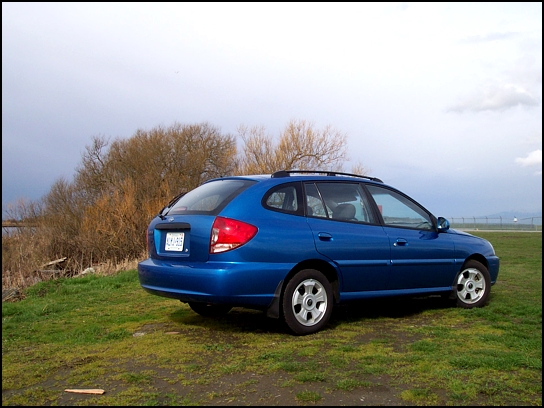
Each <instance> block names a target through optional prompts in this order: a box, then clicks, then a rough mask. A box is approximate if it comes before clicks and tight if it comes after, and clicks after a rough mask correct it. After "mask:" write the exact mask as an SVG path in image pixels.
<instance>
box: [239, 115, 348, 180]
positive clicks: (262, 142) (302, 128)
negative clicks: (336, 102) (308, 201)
mask: <svg viewBox="0 0 544 408" xmlns="http://www.w3.org/2000/svg"><path fill="white" fill-rule="evenodd" d="M238 133H239V135H240V136H241V138H242V140H243V142H244V146H243V151H242V154H241V156H240V158H239V163H238V167H237V173H238V174H254V173H273V172H274V171H277V170H284V169H296V170H317V169H319V170H337V171H341V170H342V169H343V165H344V162H345V160H346V159H347V145H346V135H345V134H344V133H342V132H340V131H339V130H337V129H335V128H334V127H332V126H330V125H328V126H325V127H324V128H322V129H317V128H316V127H315V125H314V124H313V123H311V122H307V121H305V120H291V121H290V122H289V123H288V124H287V126H286V127H285V129H284V130H283V131H282V132H281V134H280V135H279V140H278V143H277V144H274V138H273V137H272V136H270V135H267V134H266V133H265V129H264V128H263V127H262V126H261V127H259V126H255V127H251V128H248V127H246V126H243V125H242V126H240V127H239V128H238Z"/></svg>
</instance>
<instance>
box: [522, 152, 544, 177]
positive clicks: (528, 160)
mask: <svg viewBox="0 0 544 408" xmlns="http://www.w3.org/2000/svg"><path fill="white" fill-rule="evenodd" d="M516 163H518V164H520V165H521V166H522V167H527V166H536V165H539V164H540V165H542V150H540V149H539V150H535V151H533V152H531V153H529V154H528V155H527V157H518V158H516ZM540 174H542V171H540Z"/></svg>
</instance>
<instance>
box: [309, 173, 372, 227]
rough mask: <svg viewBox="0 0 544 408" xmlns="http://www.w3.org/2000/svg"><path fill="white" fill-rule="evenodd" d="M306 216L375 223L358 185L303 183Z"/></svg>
mask: <svg viewBox="0 0 544 408" xmlns="http://www.w3.org/2000/svg"><path fill="white" fill-rule="evenodd" d="M304 189H305V192H306V203H307V206H308V215H309V216H313V217H321V218H330V219H332V220H336V221H353V222H364V223H375V222H376V220H375V219H374V217H373V215H372V211H370V208H371V207H370V205H369V202H368V200H367V198H366V195H365V193H364V191H363V189H362V188H361V186H360V184H359V183H339V182H334V183H330V182H329V183H305V185H304Z"/></svg>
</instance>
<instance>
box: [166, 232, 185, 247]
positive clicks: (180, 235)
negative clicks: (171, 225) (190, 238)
mask: <svg viewBox="0 0 544 408" xmlns="http://www.w3.org/2000/svg"><path fill="white" fill-rule="evenodd" d="M184 240H185V233H184V232H167V233H166V243H165V245H164V250H165V251H183V241H184Z"/></svg>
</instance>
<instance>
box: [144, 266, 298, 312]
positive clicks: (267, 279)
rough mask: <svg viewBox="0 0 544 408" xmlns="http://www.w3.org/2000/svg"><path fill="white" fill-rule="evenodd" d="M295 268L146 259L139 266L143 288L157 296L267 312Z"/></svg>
mask: <svg viewBox="0 0 544 408" xmlns="http://www.w3.org/2000/svg"><path fill="white" fill-rule="evenodd" d="M293 266H294V265H292V264H283V263H275V264H269V263H246V262H244V263H237V262H232V263H229V262H206V263H195V264H176V263H171V262H164V261H159V260H152V259H146V260H145V261H142V262H140V263H139V264H138V278H139V280H140V285H141V286H142V288H143V289H145V290H146V291H147V292H149V293H152V294H154V295H157V296H163V297H168V298H173V299H179V300H180V301H182V302H207V303H214V304H229V305H233V306H245V307H253V308H259V309H266V308H267V307H268V306H269V305H270V304H271V302H272V300H273V299H274V292H275V290H276V288H277V286H278V283H279V282H281V281H282V280H283V279H284V278H285V276H286V275H287V273H288V272H289V271H290V270H291V268H292V267H293Z"/></svg>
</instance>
